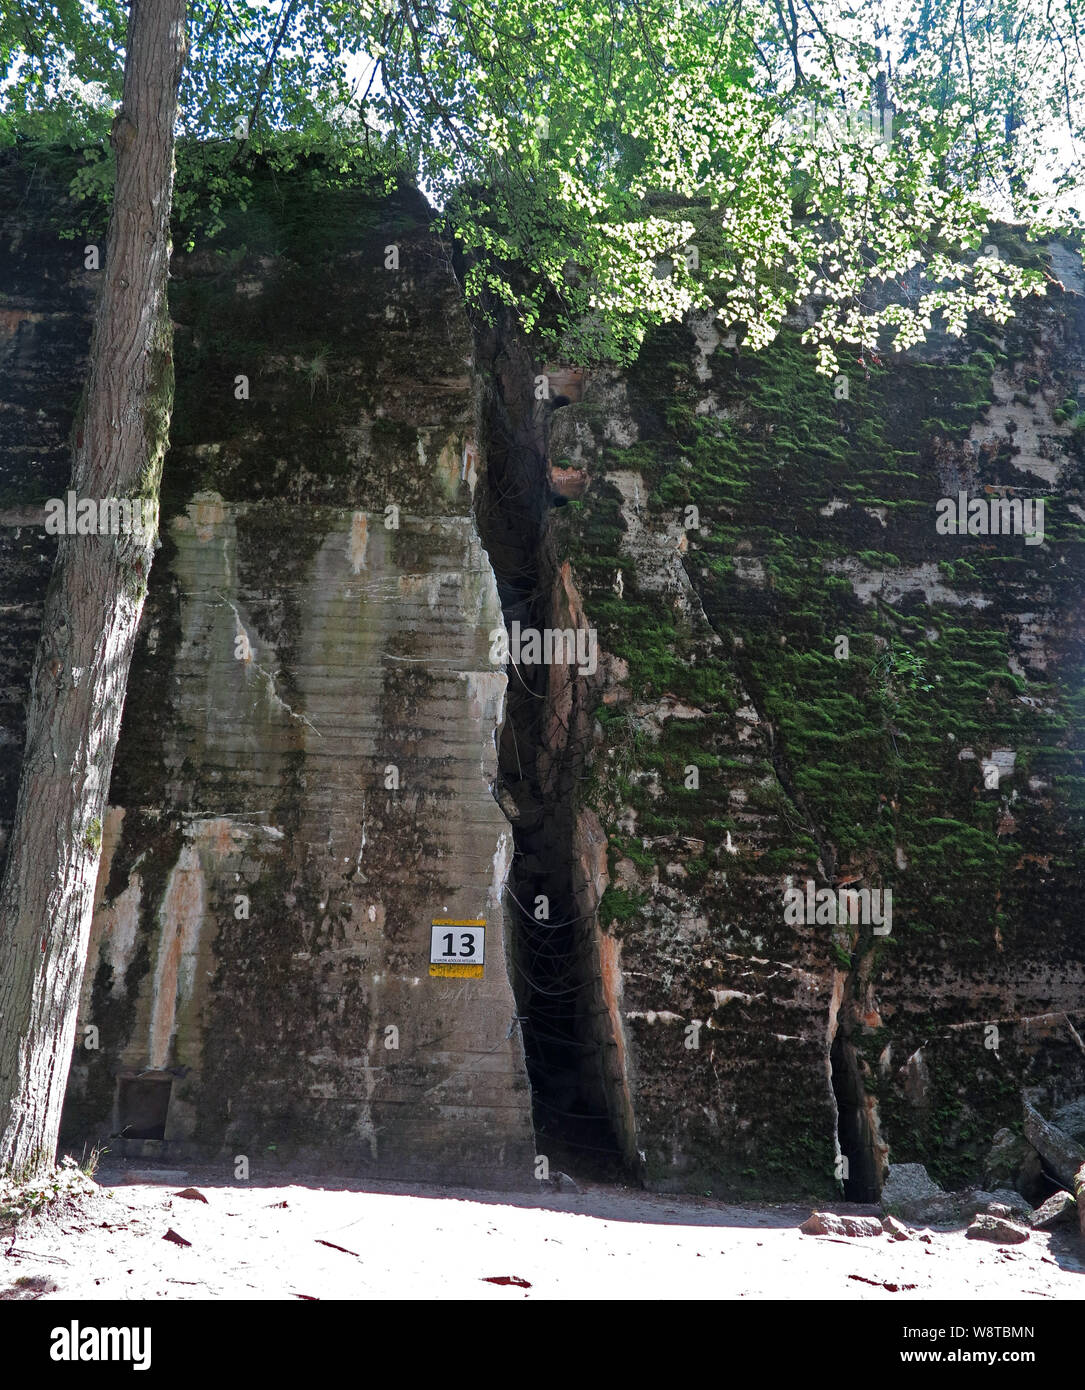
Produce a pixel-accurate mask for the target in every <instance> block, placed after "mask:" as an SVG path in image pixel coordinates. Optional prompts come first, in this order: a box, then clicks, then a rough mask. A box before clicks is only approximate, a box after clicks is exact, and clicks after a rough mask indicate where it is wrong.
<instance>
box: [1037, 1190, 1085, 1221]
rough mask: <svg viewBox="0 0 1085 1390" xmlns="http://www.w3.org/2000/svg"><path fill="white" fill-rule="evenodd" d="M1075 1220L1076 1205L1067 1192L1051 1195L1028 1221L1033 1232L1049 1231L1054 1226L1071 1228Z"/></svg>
mask: <svg viewBox="0 0 1085 1390" xmlns="http://www.w3.org/2000/svg"><path fill="white" fill-rule="evenodd" d="M1076 1220H1077V1203H1076V1202H1075V1201H1074V1198H1073V1196H1072V1195H1071V1194H1070V1193H1069V1192H1055V1193H1053V1194H1052V1195H1051V1196H1050V1197H1049V1198H1048V1199H1047V1201H1046V1202H1044V1204H1043V1205H1042V1206H1039V1207H1037V1208H1036V1210H1035V1211H1034V1212H1033V1213H1032V1215H1031V1216H1030V1217H1029V1219H1028V1223H1029V1225H1030V1226H1031V1227H1032V1229H1033V1230H1034V1231H1050V1230H1052V1229H1053V1228H1054V1227H1055V1226H1071V1225H1073V1224H1074V1222H1075V1221H1076Z"/></svg>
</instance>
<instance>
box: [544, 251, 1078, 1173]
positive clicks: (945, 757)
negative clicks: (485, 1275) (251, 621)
mask: <svg viewBox="0 0 1085 1390" xmlns="http://www.w3.org/2000/svg"><path fill="white" fill-rule="evenodd" d="M1056 249H1058V248H1056ZM1006 250H1007V254H1009V255H1011V256H1016V255H1020V254H1022V248H1021V247H1020V246H1017V245H1014V244H1012V238H1011V241H1010V243H1009V244H1008V245H1007V248H1006ZM1026 254H1027V253H1026ZM1066 256H1070V257H1071V259H1073V256H1074V253H1071V252H1069V251H1066V252H1065V255H1064V256H1063V259H1065V258H1066ZM1062 279H1063V282H1064V284H1065V285H1067V288H1066V289H1063V288H1062V287H1061V286H1058V285H1055V284H1053V283H1052V284H1050V285H1049V294H1048V296H1047V297H1046V298H1044V299H1039V300H1033V301H1031V302H1029V303H1028V304H1026V305H1024V306H1022V308H1021V311H1020V313H1019V315H1018V317H1017V318H1016V319H1015V320H1013V321H1011V323H1010V324H1009V325H1008V326H1007V328H1006V329H1005V330H998V329H995V328H993V327H992V326H991V325H989V324H983V323H980V324H977V325H975V326H974V329H973V332H972V334H971V336H970V337H969V338H967V339H966V340H965V341H963V342H961V343H954V342H953V341H952V340H947V339H945V338H944V337H943V338H942V339H940V340H939V341H937V342H935V343H933V344H932V345H931V347H930V348H929V349H926V350H925V351H924V352H916V353H914V354H909V355H907V356H905V357H889V358H887V359H886V360H885V361H884V363H882V364H872V363H870V362H867V363H858V364H856V363H852V362H848V363H845V364H844V368H843V370H844V373H845V375H846V377H847V388H848V389H847V390H846V391H840V390H834V387H835V386H836V385H837V383H834V382H833V381H832V380H826V379H824V378H817V377H815V376H814V374H813V373H812V371H811V370H810V364H809V359H808V357H807V356H806V354H805V353H804V351H803V350H802V349H801V348H800V347H799V345H798V343H797V342H796V341H795V337H794V335H793V334H791V333H788V334H785V335H784V336H783V338H782V339H781V342H780V343H779V344H778V345H776V346H774V347H773V348H772V349H770V350H768V351H766V352H764V353H748V352H744V351H741V350H736V349H735V348H734V347H732V348H728V347H726V345H724V344H723V343H721V342H719V341H717V339H718V335H714V334H713V333H712V332H708V331H707V330H706V329H705V328H704V326H703V325H702V326H700V327H698V325H697V324H693V325H692V326H686V327H684V328H681V329H678V328H673V329H667V330H661V331H659V332H657V333H655V334H654V335H652V337H651V338H650V339H649V340H648V341H647V342H646V344H645V347H644V349H643V350H642V352H641V355H640V358H639V360H638V362H637V363H636V364H634V366H633V367H632V368H631V369H630V370H629V371H628V372H625V373H622V374H616V373H595V374H594V375H589V377H588V379H587V380H586V382H585V383H584V388H583V394H582V397H581V398H580V399H579V400H577V401H575V402H573V403H571V404H569V405H568V406H566V407H565V408H562V409H560V410H558V411H555V412H554V415H553V418H552V421H551V422H550V427H549V438H548V456H549V461H550V464H551V468H552V470H557V473H558V475H559V476H564V472H563V470H566V471H567V470H570V469H575V470H578V472H579V473H581V474H584V475H585V476H586V485H585V486H584V488H583V491H582V500H581V501H580V502H579V503H574V505H572V506H567V507H564V508H562V509H561V510H558V511H554V512H553V513H552V514H551V515H552V517H553V519H554V520H553V522H552V525H551V527H550V533H549V536H548V538H547V540H546V542H545V547H544V548H545V550H546V551H548V552H549V554H551V555H552V557H553V560H552V570H553V572H554V573H557V571H558V569H559V568H562V567H564V571H565V572H567V573H568V580H569V582H568V584H567V585H566V586H565V587H566V588H570V587H571V588H572V589H574V590H575V591H576V593H577V595H578V607H579V612H580V614H581V618H582V621H584V622H587V623H588V624H591V625H594V626H597V627H598V629H599V638H600V649H601V656H600V674H599V677H598V678H597V679H596V680H595V681H594V682H591V681H588V682H587V684H588V686H589V688H590V690H591V697H590V699H582V700H581V701H580V702H579V706H578V717H577V718H576V719H574V720H572V721H569V722H568V729H567V730H566V728H565V727H564V725H563V723H562V717H561V716H562V711H563V710H564V709H566V708H568V707H569V702H568V700H567V698H566V696H565V695H564V693H562V692H558V691H556V690H554V692H553V694H552V699H551V711H552V714H553V718H550V719H547V718H546V717H544V718H543V719H542V720H541V723H542V724H543V726H544V727H545V728H546V729H548V730H549V733H548V735H547V737H548V738H549V739H550V740H551V745H552V746H551V747H550V749H549V750H548V758H549V762H550V763H551V764H560V763H562V762H564V764H565V765H567V771H568V770H569V769H571V776H569V777H568V779H567V780H568V784H569V785H571V786H573V787H574V788H575V791H574V793H573V795H574V799H575V801H576V804H577V807H578V809H577V810H576V811H575V813H574V816H573V820H574V822H575V823H576V824H577V825H578V826H580V827H581V829H580V830H579V831H578V830H574V831H573V832H572V833H571V834H569V833H567V834H566V845H567V846H568V848H567V849H566V851H565V852H566V853H569V854H570V855H571V856H572V857H573V858H574V859H575V860H577V861H578V862H579V864H580V874H579V877H580V884H581V889H580V892H579V894H578V898H577V904H576V907H577V912H578V913H583V914H586V915H587V916H588V917H589V919H590V920H591V921H593V922H595V923H596V924H597V925H596V929H595V930H596V932H597V937H598V944H596V945H590V944H589V945H588V946H587V947H585V954H586V955H587V956H588V957H589V958H594V959H595V960H607V961H609V962H611V965H610V968H609V969H608V970H602V969H601V970H599V971H598V974H599V976H600V977H601V979H602V980H603V982H604V985H603V988H604V992H605V995H606V998H607V999H608V1000H610V1001H611V1003H610V1006H609V1016H610V1027H611V1037H612V1042H611V1047H612V1055H614V1056H621V1057H622V1058H623V1064H622V1069H621V1070H622V1077H621V1084H615V1085H613V1086H612V1088H611V1095H610V1106H609V1108H610V1113H611V1119H612V1124H613V1127H614V1130H615V1132H616V1133H617V1135H618V1137H619V1140H620V1142H621V1145H622V1148H623V1151H624V1153H625V1155H626V1158H627V1161H628V1162H630V1163H631V1164H634V1165H637V1166H639V1167H640V1169H641V1170H642V1171H643V1172H644V1175H645V1177H646V1180H647V1181H648V1182H649V1183H650V1184H652V1185H654V1186H658V1187H661V1188H675V1187H677V1188H686V1189H693V1188H694V1187H698V1188H700V1187H704V1186H708V1185H711V1186H712V1189H713V1190H714V1191H726V1192H728V1193H729V1194H735V1193H738V1192H743V1193H749V1194H751V1195H753V1194H755V1193H764V1194H770V1193H771V1194H774V1195H781V1196H782V1195H784V1194H793V1193H795V1192H796V1191H799V1190H805V1191H808V1192H811V1193H816V1192H822V1193H826V1194H827V1193H829V1192H831V1191H833V1190H838V1188H837V1187H836V1179H837V1178H839V1177H841V1176H843V1175H844V1165H843V1163H842V1162H841V1160H842V1159H846V1160H848V1163H849V1169H850V1172H849V1186H848V1195H849V1196H851V1197H853V1198H854V1199H856V1200H871V1199H873V1198H874V1197H875V1196H876V1193H877V1187H878V1185H879V1182H880V1179H881V1176H882V1175H883V1174H884V1171H885V1168H886V1164H887V1162H890V1161H891V1162H893V1163H907V1162H922V1163H925V1164H927V1165H928V1167H930V1169H931V1171H932V1172H933V1173H934V1174H935V1176H936V1177H938V1178H939V1180H940V1181H941V1182H943V1183H945V1184H947V1185H951V1186H959V1185H962V1184H963V1183H966V1182H972V1183H975V1182H977V1181H978V1180H979V1179H980V1178H981V1177H982V1164H983V1157H984V1155H985V1153H986V1151H987V1149H988V1147H989V1145H990V1142H991V1138H992V1136H993V1134H994V1133H995V1132H996V1131H997V1130H998V1129H1000V1128H1001V1127H1003V1126H1006V1125H1013V1126H1015V1127H1016V1128H1018V1129H1019V1127H1020V1094H1021V1091H1022V1089H1025V1090H1028V1091H1029V1092H1030V1094H1034V1095H1035V1096H1036V1097H1037V1098H1040V1099H1042V1100H1043V1102H1044V1103H1049V1104H1050V1105H1051V1106H1052V1107H1054V1106H1056V1105H1058V1104H1060V1103H1063V1102H1066V1101H1070V1100H1073V1098H1074V1097H1075V1096H1080V1095H1081V1094H1082V1093H1085V1047H1083V1045H1082V1042H1081V1032H1082V1024H1083V1022H1085V1013H1083V999H1085V945H1083V942H1082V937H1081V933H1080V930H1079V927H1078V925H1077V923H1078V921H1079V917H1080V911H1079V903H1080V893H1081V884H1082V881H1083V873H1085V860H1083V848H1082V846H1083V841H1082V835H1081V825H1082V814H1083V811H1082V806H1083V803H1082V788H1083V787H1085V779H1083V773H1085V767H1083V756H1082V728H1081V695H1080V691H1081V684H1080V673H1081V669H1082V660H1083V654H1085V629H1083V625H1082V614H1083V612H1085V547H1083V540H1085V532H1083V530H1082V527H1081V521H1082V520H1083V519H1085V505H1083V504H1085V428H1083V425H1085V417H1083V416H1082V415H1080V414H1079V413H1078V412H1079V411H1080V410H1081V406H1080V405H1079V404H1077V403H1076V402H1077V400H1078V398H1079V397H1080V398H1081V399H1085V391H1083V386H1085V311H1083V309H1082V305H1083V303H1085V301H1083V300H1082V298H1081V295H1080V293H1078V292H1076V291H1075V290H1074V289H1073V288H1072V287H1070V286H1069V284H1068V282H1067V277H1066V276H1065V275H1063V276H1062ZM959 490H964V491H965V492H966V493H967V494H968V496H969V497H979V498H983V499H990V498H1000V497H1003V496H1007V497H1015V496H1016V497H1018V498H1021V497H1025V498H1037V497H1039V498H1043V499H1045V501H1046V527H1045V536H1044V539H1043V542H1042V544H1031V543H1028V541H1027V538H1026V537H1024V536H1020V535H1016V536H1008V535H976V536H973V535H946V534H940V533H939V532H938V531H937V529H936V525H935V521H936V504H937V502H938V500H939V499H940V498H942V497H945V496H951V497H953V498H956V496H957V493H958V491H959ZM565 606H566V605H565V600H564V599H563V598H562V597H560V596H558V597H555V599H554V601H553V611H554V612H555V614H557V615H559V617H558V619H556V620H555V621H556V622H558V621H560V615H561V613H562V612H563V608H564V607H565ZM841 638H846V639H847V647H846V649H841V647H840V639H841ZM580 679H581V680H582V681H583V680H586V678H585V677H581V678H580ZM589 826H590V827H592V830H591V833H588V827H589ZM600 842H602V843H603V844H604V845H605V853H604V855H603V856H601V855H600V852H599V849H598V846H599V844H600ZM574 872H575V870H574ZM808 880H809V881H812V882H813V883H814V885H815V887H816V888H819V889H820V888H823V887H831V888H834V889H841V888H852V889H855V890H868V891H869V890H879V891H885V890H891V891H892V892H893V924H892V929H891V931H890V932H888V933H886V934H884V935H875V934H874V932H873V929H872V928H873V924H868V925H853V924H846V923H841V924H840V925H834V924H833V923H831V922H825V921H822V922H818V921H814V922H809V921H800V922H794V921H792V922H788V921H787V920H786V919H785V915H784V893H785V890H786V889H787V888H788V887H789V886H798V887H800V888H801V887H803V885H804V884H805V882H806V881H808ZM604 889H605V891H603V890H604ZM597 904H598V908H597ZM584 1037H585V1039H587V1033H586V1031H585V1034H584ZM1038 1103H1039V1099H1038ZM630 1112H632V1115H633V1117H634V1118H633V1121H632V1123H630V1121H629V1114H630Z"/></svg>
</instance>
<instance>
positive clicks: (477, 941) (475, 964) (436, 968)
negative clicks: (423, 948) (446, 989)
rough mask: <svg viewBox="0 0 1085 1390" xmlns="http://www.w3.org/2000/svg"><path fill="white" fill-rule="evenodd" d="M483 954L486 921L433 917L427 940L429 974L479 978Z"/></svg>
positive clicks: (484, 952) (484, 951)
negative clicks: (428, 939)
mask: <svg viewBox="0 0 1085 1390" xmlns="http://www.w3.org/2000/svg"><path fill="white" fill-rule="evenodd" d="M485 955H486V923H485V921H484V920H482V919H480V918H477V917H475V918H471V919H469V920H468V921H462V922H461V921H459V920H453V919H452V918H451V917H434V919H433V924H432V928H431V931H430V941H429V973H430V974H431V975H450V976H454V977H456V978H459V979H464V978H466V979H472V980H481V979H482V970H483V964H484V961H485Z"/></svg>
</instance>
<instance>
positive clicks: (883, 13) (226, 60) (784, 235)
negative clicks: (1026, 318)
mask: <svg viewBox="0 0 1085 1390" xmlns="http://www.w3.org/2000/svg"><path fill="white" fill-rule="evenodd" d="M1079 4H1080V0H1045V3H1044V4H1043V5H1037V4H1031V3H1026V4H1023V5H1022V4H1019V3H1018V0H893V3H891V4H890V3H876V4H873V5H871V4H866V3H862V0H860V2H859V3H856V4H851V3H848V0H824V3H822V0H546V3H543V0H521V3H518V4H517V5H515V6H511V5H509V4H508V3H507V0H470V3H468V2H467V0H278V2H277V3H273V4H272V3H255V2H252V3H246V0H236V3H230V2H229V0H193V2H192V4H191V5H190V36H191V53H190V61H189V65H188V68H187V71H186V75H185V78H184V84H183V89H182V100H181V105H182V117H181V130H180V134H181V136H182V140H181V144H180V146H179V149H180V151H181V165H180V168H179V198H180V200H181V203H182V206H183V205H184V200H185V198H186V196H189V197H190V200H191V195H190V194H188V193H186V190H188V189H190V188H191V189H194V188H195V186H196V184H197V182H200V181H202V184H203V187H204V189H205V190H206V188H207V187H208V186H209V185H210V186H211V188H212V194H213V197H212V223H213V213H214V208H213V203H214V199H216V198H217V199H218V200H219V201H221V200H222V199H225V198H230V197H243V195H244V181H245V168H246V164H247V161H248V160H249V159H251V158H253V157H256V156H263V157H265V158H266V157H274V158H277V159H279V160H282V161H284V162H289V161H291V160H295V159H298V158H303V157H305V156H306V155H308V154H310V153H314V152H320V153H321V155H322V157H323V158H325V159H328V160H330V162H331V166H332V167H333V168H335V169H338V170H340V171H341V172H343V173H344V174H347V175H349V174H350V172H351V171H352V170H355V169H357V167H358V165H359V164H360V163H365V162H367V161H369V162H372V161H376V162H377V163H378V165H380V166H381V167H383V168H385V169H386V170H390V169H393V168H394V167H395V166H396V164H397V163H398V164H399V165H401V166H402V167H406V168H407V169H408V170H409V171H410V172H411V173H412V174H413V176H414V177H416V178H417V179H418V180H419V182H420V185H421V187H422V188H423V189H424V190H425V192H426V193H427V194H428V196H429V197H430V199H431V200H432V201H433V202H434V203H435V205H436V206H437V208H438V209H439V210H440V218H441V221H442V224H443V226H444V227H445V229H446V230H447V231H448V232H449V233H451V234H453V235H455V236H456V237H457V238H458V239H459V241H460V243H461V245H462V247H463V249H464V251H465V252H466V253H467V256H466V264H467V266H468V269H467V290H468V293H469V294H470V296H471V297H472V299H473V300H474V301H475V302H476V303H480V304H486V305H488V306H490V307H491V308H492V306H494V305H495V304H506V305H508V306H510V307H511V308H513V309H514V310H515V312H516V313H517V314H518V315H519V317H520V320H521V322H522V324H523V325H524V327H525V328H527V329H529V330H533V331H535V332H536V333H537V334H538V335H539V336H540V337H541V338H542V340H543V341H544V343H545V345H546V347H547V349H548V350H551V351H554V352H558V353H560V354H562V355H564V356H567V357H571V358H575V359H580V360H590V359H592V358H597V357H607V358H616V359H618V360H628V359H629V358H630V357H631V356H632V355H634V354H635V352H636V350H637V347H638V345H639V343H640V341H641V339H642V337H643V334H644V332H645V331H646V329H647V328H648V327H649V326H650V325H651V324H653V323H657V322H660V321H664V320H667V319H676V318H680V317H681V316H682V315H684V314H685V313H686V312H688V311H689V310H691V309H698V308H699V309H702V310H711V311H712V312H713V313H715V314H716V315H717V316H718V318H719V320H720V323H721V326H722V328H723V329H724V330H726V329H728V328H732V329H737V330H738V331H739V332H741V334H742V335H743V341H744V342H745V343H746V344H747V345H749V346H751V347H753V348H759V347H763V346H765V345H766V344H767V343H769V342H771V341H772V339H773V338H774V336H775V334H776V333H777V331H778V329H779V327H780V325H781V323H782V322H783V321H784V318H785V316H786V315H788V314H789V313H794V312H795V311H796V309H797V308H799V307H800V306H801V308H802V311H803V312H804V313H805V314H806V318H807V328H806V334H805V337H806V340H807V341H808V342H809V343H810V344H812V345H813V348H814V350H815V351H816V353H817V356H818V363H819V367H820V369H821V370H823V371H833V370H835V369H836V365H837V353H838V352H839V351H840V350H841V348H842V347H843V346H845V345H848V346H850V347H851V348H852V349H853V350H854V349H856V348H857V349H858V350H859V351H860V353H861V354H862V353H866V352H870V351H874V350H877V349H879V348H884V347H886V346H894V347H897V348H902V347H907V346H909V345H911V344H913V343H915V342H917V341H921V340H922V338H923V337H924V335H925V334H926V333H927V331H928V330H930V329H931V328H932V327H933V326H934V324H935V322H936V320H938V321H940V322H941V324H942V326H944V327H946V328H948V329H949V331H950V332H952V333H960V332H962V331H963V329H964V326H965V323H966V320H967V316H968V314H969V313H970V312H974V311H979V312H981V313H984V314H986V315H988V316H990V317H991V318H992V319H994V320H995V321H997V322H1004V321H1005V320H1006V319H1007V318H1008V317H1009V316H1010V315H1011V313H1012V304H1013V301H1014V299H1015V298H1016V297H1018V296H1019V295H1021V294H1022V293H1025V292H1027V291H1030V290H1042V276H1041V274H1040V272H1037V271H1026V270H1023V269H1021V268H1019V267H1017V266H1014V265H1011V264H1009V263H1007V262H1006V261H1005V260H1003V259H999V258H998V256H997V254H996V255H991V254H979V255H977V254H976V253H977V252H979V251H982V248H984V245H985V242H986V240H987V238H988V235H989V233H988V227H989V223H990V221H991V220H992V219H993V218H1002V219H1006V220H1011V221H1017V222H1021V223H1024V224H1025V227H1026V230H1027V231H1028V232H1029V233H1031V234H1033V235H1043V234H1047V233H1049V232H1051V231H1053V230H1056V229H1060V228H1067V227H1071V228H1073V227H1076V226H1077V225H1078V222H1079V217H1080V194H1081V176H1082V169H1081V162H1080V156H1079V149H1080V140H1081V137H1082V110H1083V103H1082V94H1083V80H1085V63H1083V58H1082V55H1081V53H1080V52H1079V43H1080V40H1081V34H1080V24H1079V19H1078V6H1079ZM123 23H124V16H123V6H120V5H119V4H118V3H116V0H98V3H97V4H96V5H95V6H93V7H90V8H88V7H86V6H81V5H79V4H78V3H76V2H75V0H71V3H67V2H66V3H55V4H52V5H49V4H44V3H34V0H22V2H21V3H13V0H0V65H3V67H4V70H5V71H6V72H7V74H8V85H7V86H6V88H5V89H4V90H3V92H2V93H0V103H2V104H0V138H4V137H6V138H8V139H12V138H15V137H16V136H23V137H24V138H25V137H28V136H29V137H36V138H39V139H40V138H43V137H49V138H53V139H56V138H59V137H60V135H61V133H62V128H63V130H64V131H71V132H74V133H75V137H76V138H79V139H81V140H83V141H84V142H87V141H90V140H93V139H94V138H95V137H96V138H97V139H98V140H99V141H101V140H102V137H103V136H104V133H105V124H107V122H108V118H109V114H110V111H109V106H110V101H111V100H115V99H116V95H117V92H118V90H119V80H120V67H121V62H122V45H123ZM94 83H98V84H101V85H100V87H98V88H94V87H87V86H86V85H85V84H94ZM95 93H97V97H98V101H97V104H95ZM65 122H67V125H65ZM184 137H188V138H187V139H186V138H184ZM101 148H102V149H104V146H101ZM382 161H383V163H382ZM103 164H104V168H102V169H99V170H98V171H97V173H92V174H91V175H85V176H84V190H83V191H87V190H88V188H89V185H90V184H92V183H93V182H94V179H95V178H97V179H98V180H99V181H105V180H107V178H108V165H107V164H105V162H104V161H103Z"/></svg>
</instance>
